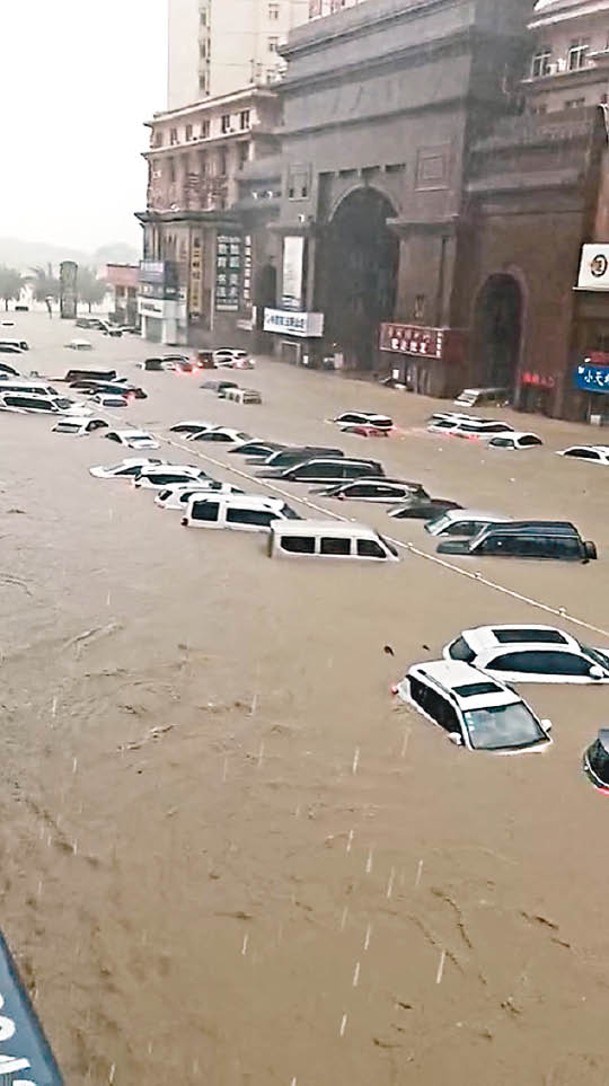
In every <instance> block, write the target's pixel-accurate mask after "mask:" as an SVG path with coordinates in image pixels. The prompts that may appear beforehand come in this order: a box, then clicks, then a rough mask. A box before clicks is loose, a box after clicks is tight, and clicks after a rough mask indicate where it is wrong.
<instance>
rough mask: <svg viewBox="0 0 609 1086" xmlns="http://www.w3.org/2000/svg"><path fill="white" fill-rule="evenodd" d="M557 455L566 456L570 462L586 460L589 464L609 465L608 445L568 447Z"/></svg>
mask: <svg viewBox="0 0 609 1086" xmlns="http://www.w3.org/2000/svg"><path fill="white" fill-rule="evenodd" d="M557 455H558V456H568V457H569V459H571V460H588V461H589V462H590V463H591V464H609V445H570V446H569V448H568V449H561V450H560V452H559V453H558V454H557Z"/></svg>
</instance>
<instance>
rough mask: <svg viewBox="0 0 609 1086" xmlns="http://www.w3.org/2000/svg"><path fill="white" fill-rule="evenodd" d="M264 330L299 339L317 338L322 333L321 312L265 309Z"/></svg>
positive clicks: (322, 316)
mask: <svg viewBox="0 0 609 1086" xmlns="http://www.w3.org/2000/svg"><path fill="white" fill-rule="evenodd" d="M264 331H265V332H278V333H280V334H281V335H284V336H298V337H299V339H318V338H319V337H320V336H323V334H324V315H323V313H292V312H290V310H289V309H265V311H264Z"/></svg>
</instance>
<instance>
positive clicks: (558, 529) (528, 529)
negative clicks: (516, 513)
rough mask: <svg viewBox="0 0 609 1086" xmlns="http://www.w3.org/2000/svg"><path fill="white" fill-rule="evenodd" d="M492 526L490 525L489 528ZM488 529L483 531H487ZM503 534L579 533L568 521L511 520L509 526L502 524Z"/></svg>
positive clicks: (577, 534)
mask: <svg viewBox="0 0 609 1086" xmlns="http://www.w3.org/2000/svg"><path fill="white" fill-rule="evenodd" d="M490 527H492V525H489V528H490ZM485 530H486V529H483V531H485ZM501 531H502V532H509V533H510V534H514V535H528V534H529V533H531V534H535V533H538V532H540V531H543V532H545V533H546V534H548V535H576V536H578V537H579V532H578V530H577V528H576V527H575V525H574V524H571V522H570V521H568V520H511V521H509V522H508V523H507V524H501Z"/></svg>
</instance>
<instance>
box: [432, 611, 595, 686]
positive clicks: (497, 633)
mask: <svg viewBox="0 0 609 1086" xmlns="http://www.w3.org/2000/svg"><path fill="white" fill-rule="evenodd" d="M442 655H443V657H444V659H445V660H453V661H454V660H457V661H464V662H465V663H467V664H471V666H472V667H475V668H476V669H477V670H478V671H481V672H484V674H485V675H492V676H493V678H497V679H502V680H503V682H506V683H518V682H529V683H578V684H581V683H608V682H609V649H597V648H590V647H589V646H588V645H582V644H581V642H579V641H578V640H577V639H576V638H575V637H572V636H571V635H570V634H567V633H564V631H563V630H558V629H556V628H555V627H554V626H538V625H512V626H477V627H475V628H474V629H472V630H463V631H462V632H461V633H460V634H459V636H458V637H456V638H455V640H454V641H451V642H450V644H448V645H445V647H444V648H443V650H442Z"/></svg>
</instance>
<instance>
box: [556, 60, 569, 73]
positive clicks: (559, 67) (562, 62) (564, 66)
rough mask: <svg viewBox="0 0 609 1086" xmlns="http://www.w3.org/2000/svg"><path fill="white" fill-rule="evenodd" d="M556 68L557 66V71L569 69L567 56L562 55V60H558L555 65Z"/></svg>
mask: <svg viewBox="0 0 609 1086" xmlns="http://www.w3.org/2000/svg"><path fill="white" fill-rule="evenodd" d="M554 68H555V71H557V72H566V70H567V62H566V60H565V58H564V57H561V58H560V60H557V61H556V64H555V65H554Z"/></svg>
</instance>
